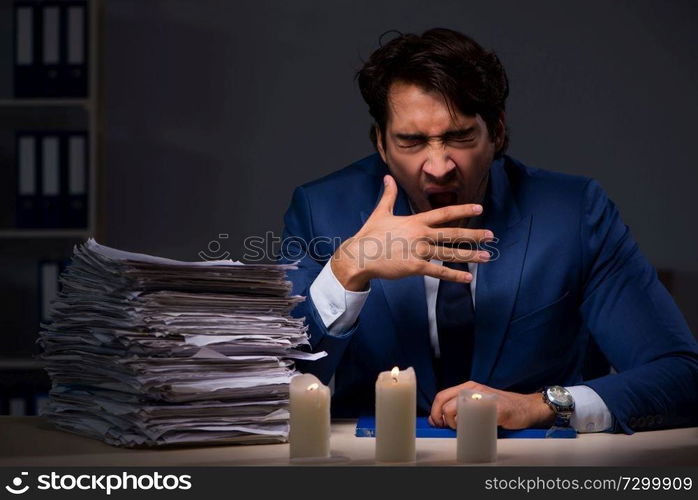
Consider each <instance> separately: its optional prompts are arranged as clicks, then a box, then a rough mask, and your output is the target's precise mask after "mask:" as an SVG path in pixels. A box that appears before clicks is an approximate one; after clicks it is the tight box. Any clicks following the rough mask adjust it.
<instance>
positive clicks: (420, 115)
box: [378, 82, 504, 212]
mask: <svg viewBox="0 0 698 500" xmlns="http://www.w3.org/2000/svg"><path fill="white" fill-rule="evenodd" d="M497 129H498V131H499V132H498V137H496V138H491V137H490V135H489V133H488V131H487V125H486V124H485V122H484V120H483V119H482V117H481V116H480V115H479V114H478V115H475V116H467V115H463V114H460V113H459V112H457V111H456V116H455V119H454V117H452V116H451V114H450V113H449V110H448V106H447V105H446V102H445V100H444V99H443V97H442V96H441V95H440V94H438V93H434V92H427V91H424V90H423V89H422V88H420V87H418V86H416V85H413V84H408V83H402V82H398V83H394V84H392V85H391V87H390V90H389V92H388V120H387V123H386V130H385V133H386V138H385V139H386V140H385V148H383V144H382V137H381V133H380V130H378V150H379V153H380V155H381V157H382V158H383V161H384V162H385V163H386V164H387V165H388V167H389V168H390V173H391V174H392V175H393V176H394V177H395V180H396V181H397V182H398V184H400V186H402V188H403V189H404V190H405V192H406V193H407V195H408V196H409V198H410V201H411V203H412V208H413V209H414V211H415V212H424V211H427V210H432V209H434V208H439V207H443V206H446V205H455V204H462V203H481V202H482V201H483V199H484V195H485V191H486V188H487V179H488V174H489V168H490V165H491V163H492V160H493V158H494V154H495V152H496V150H497V147H498V146H499V145H500V144H501V140H502V138H503V129H504V127H503V124H502V123H501V122H500V125H499V127H497Z"/></svg>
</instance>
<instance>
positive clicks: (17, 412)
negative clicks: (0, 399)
mask: <svg viewBox="0 0 698 500" xmlns="http://www.w3.org/2000/svg"><path fill="white" fill-rule="evenodd" d="M8 410H9V411H8V413H9V415H10V416H11V417H24V416H25V415H26V414H27V401H26V399H24V398H23V397H19V396H18V397H13V398H10V399H9V402H8Z"/></svg>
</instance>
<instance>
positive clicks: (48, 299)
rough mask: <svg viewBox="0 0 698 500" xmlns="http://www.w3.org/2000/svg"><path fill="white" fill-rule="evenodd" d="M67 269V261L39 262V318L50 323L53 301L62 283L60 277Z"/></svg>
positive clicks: (42, 321)
mask: <svg viewBox="0 0 698 500" xmlns="http://www.w3.org/2000/svg"><path fill="white" fill-rule="evenodd" d="M63 269H65V263H64V262H62V261H56V260H42V261H41V262H39V319H40V321H41V323H48V322H49V321H50V318H51V314H50V313H51V303H52V302H53V301H54V299H55V298H56V297H57V296H58V292H59V290H60V284H59V282H58V277H59V276H60V274H61V272H62V271H63Z"/></svg>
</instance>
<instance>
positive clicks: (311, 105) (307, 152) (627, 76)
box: [105, 0, 698, 324]
mask: <svg viewBox="0 0 698 500" xmlns="http://www.w3.org/2000/svg"><path fill="white" fill-rule="evenodd" d="M697 14H698V8H697V7H696V4H695V3H692V2H688V1H685V2H679V1H674V2H639V1H632V2H630V1H624V2H620V1H618V2H607V1H604V2H588V1H587V2H576V3H574V4H570V3H568V2H554V1H549V2H547V1H546V2H520V1H492V2H482V1H462V0H461V1H441V2H425V1H423V0H421V1H413V0H399V1H389V2H375V1H345V2H320V1H318V2H309V1H302V0H297V1H294V2H281V1H278V2H244V3H243V2H231V1H201V0H199V1H185V0H161V1H152V0H150V1H148V2H143V1H142V0H110V1H107V5H106V82H105V85H106V120H107V122H106V123H107V133H106V157H107V163H106V184H107V186H108V190H107V194H106V203H105V208H106V233H105V234H106V243H107V244H111V245H114V246H117V247H123V248H126V249H137V250H141V251H145V252H153V253H158V254H163V255H167V256H171V257H175V258H183V259H198V256H197V252H198V251H199V250H204V249H206V247H207V245H208V243H209V241H211V240H213V239H216V238H217V235H218V234H219V233H229V234H230V239H229V240H227V241H223V242H222V243H223V247H224V249H228V250H229V251H230V252H231V253H232V256H233V257H234V258H235V257H241V255H242V250H241V242H242V239H243V238H244V236H246V235H251V234H260V235H261V234H264V233H265V232H266V231H267V230H273V231H275V232H277V233H278V232H280V230H281V225H282V216H283V212H284V210H285V208H286V206H287V204H288V201H289V198H290V194H291V191H292V190H293V188H294V187H295V186H297V185H299V184H301V183H303V182H306V181H309V180H311V179H314V178H317V177H319V176H321V175H323V174H326V173H329V172H331V171H333V170H335V169H338V168H340V167H342V166H345V165H347V164H348V163H350V162H352V161H354V160H356V159H358V158H361V157H363V156H365V155H367V154H370V153H371V152H372V148H371V145H370V144H369V142H368V139H367V130H368V126H369V123H370V121H369V117H368V114H367V111H366V106H365V105H364V103H363V101H362V99H361V96H360V94H359V92H358V89H357V86H356V85H355V83H354V81H353V75H354V72H355V71H356V70H357V69H358V68H359V67H360V65H361V61H362V58H366V57H367V56H368V55H369V54H370V52H371V50H372V49H374V48H375V47H376V46H377V41H378V36H379V34H380V33H382V32H384V31H386V30H389V29H398V30H401V31H417V32H421V31H423V30H425V29H427V28H429V27H433V26H445V27H450V28H454V29H458V30H461V31H463V32H465V33H467V34H470V35H471V36H473V37H474V38H475V39H476V40H478V41H479V42H480V43H481V44H483V45H484V46H486V47H489V48H492V49H494V50H496V52H497V53H498V54H499V56H500V58H501V59H502V61H503V63H504V65H505V67H506V68H507V71H508V74H509V77H510V83H511V95H510V99H509V106H508V121H509V126H510V129H511V134H512V139H511V147H510V150H509V152H510V154H512V155H513V156H515V157H517V158H519V159H521V160H522V161H524V162H526V163H528V164H530V165H534V166H538V167H542V168H546V169H551V170H557V171H562V172H570V173H576V174H584V175H588V176H591V177H595V178H596V179H598V180H599V181H600V182H601V184H602V185H603V186H604V187H605V188H606V190H607V191H608V193H609V194H610V196H611V197H612V199H614V200H615V202H616V203H617V204H618V206H619V207H620V210H621V213H622V215H623V218H624V220H625V222H626V223H627V224H628V225H629V226H630V227H631V229H632V231H633V233H634V235H635V237H636V238H637V240H638V241H639V243H640V246H641V248H642V249H643V250H644V252H645V253H646V255H648V257H649V258H650V260H651V261H652V262H653V263H654V264H655V265H656V266H657V267H659V268H668V269H672V270H674V271H675V272H676V273H677V276H678V277H679V281H678V283H679V284H678V285H677V286H678V287H679V288H681V287H683V289H685V290H686V292H685V293H686V294H687V295H685V296H684V297H683V298H682V299H681V300H680V302H682V304H681V305H682V307H683V309H684V311H685V313H686V314H687V315H689V316H690V315H691V314H694V313H693V310H694V309H696V308H695V305H696V303H698V300H696V295H695V292H693V291H692V290H694V289H695V288H694V286H693V283H695V276H696V275H697V274H696V273H698V259H696V257H695V256H696V255H698V236H697V235H696V231H695V230H694V229H693V228H695V226H696V224H695V220H694V219H695V215H696V212H697V211H696V210H695V208H694V205H693V202H694V200H695V199H696V196H695V193H696V187H697V186H698V169H696V167H695V166H694V152H693V144H694V142H695V141H694V130H695V127H694V125H693V122H694V119H695V116H698V99H697V97H696V91H695V82H696V81H697V80H698V78H697V76H698V74H697V73H698V65H697V64H696V58H695V47H696V40H697V36H696V34H695V24H696V19H697V18H698V16H697ZM682 280H683V281H682ZM691 280H694V281H691ZM682 283H683V284H682ZM687 283H688V284H687ZM694 321H695V320H692V322H694ZM694 324H695V323H694Z"/></svg>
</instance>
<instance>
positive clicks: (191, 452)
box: [0, 417, 698, 467]
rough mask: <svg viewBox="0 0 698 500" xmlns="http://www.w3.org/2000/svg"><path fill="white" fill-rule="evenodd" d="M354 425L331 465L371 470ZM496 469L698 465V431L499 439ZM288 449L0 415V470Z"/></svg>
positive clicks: (336, 431)
mask: <svg viewBox="0 0 698 500" xmlns="http://www.w3.org/2000/svg"><path fill="white" fill-rule="evenodd" d="M354 426H355V422H354V421H336V422H333V423H332V442H331V447H332V455H333V457H334V458H333V459H332V460H330V461H329V462H327V463H328V464H331V465H373V464H374V463H375V462H374V450H375V440H374V439H373V438H357V437H355V436H354ZM497 446H498V459H497V462H496V465H525V466H535V465H556V466H565V465H647V466H656V465H698V427H691V428H685V429H672V430H663V431H652V432H638V433H636V434H633V435H632V436H627V435H624V434H605V433H600V434H581V435H580V436H579V437H578V438H577V439H500V440H499V442H498V443H497ZM455 457H456V440H455V439H452V438H451V439H447V438H446V439H444V438H442V439H438V438H435V439H434V438H432V439H426V438H424V439H423V438H420V439H417V465H455V464H456V462H455ZM288 464H289V460H288V444H273V445H247V446H209V447H198V448H179V449H169V450H130V449H123V448H115V447H112V446H109V445H107V444H104V443H102V442H101V441H96V440H94V439H89V438H85V437H81V436H77V435H74V434H70V433H67V432H63V431H59V430H56V429H54V428H52V427H51V426H50V424H48V423H47V422H46V420H45V419H43V418H41V417H0V466H148V467H153V466H231V465H232V466H235V465H277V466H278V465H288Z"/></svg>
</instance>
